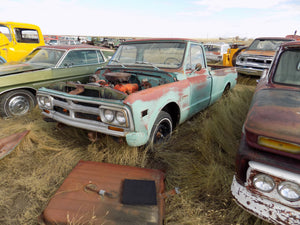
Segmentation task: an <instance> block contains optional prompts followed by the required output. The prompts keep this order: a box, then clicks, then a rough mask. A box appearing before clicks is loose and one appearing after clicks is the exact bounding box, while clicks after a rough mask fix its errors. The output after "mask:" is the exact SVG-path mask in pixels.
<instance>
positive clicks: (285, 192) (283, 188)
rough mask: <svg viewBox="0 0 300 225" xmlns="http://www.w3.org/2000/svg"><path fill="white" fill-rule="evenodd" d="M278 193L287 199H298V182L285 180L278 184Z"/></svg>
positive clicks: (299, 191) (299, 198)
mask: <svg viewBox="0 0 300 225" xmlns="http://www.w3.org/2000/svg"><path fill="white" fill-rule="evenodd" d="M278 193H279V194H280V195H281V196H282V197H283V198H284V199H286V200H288V201H292V202H293V201H298V200H300V186H299V185H298V184H295V183H292V182H289V181H285V182H282V183H280V184H279V185H278Z"/></svg>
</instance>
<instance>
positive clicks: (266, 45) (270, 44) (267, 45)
mask: <svg viewBox="0 0 300 225" xmlns="http://www.w3.org/2000/svg"><path fill="white" fill-rule="evenodd" d="M287 41H288V40H269V39H266V40H264V39H262V40H259V39H257V40H254V41H253V42H252V43H251V45H250V46H249V48H248V50H263V51H276V50H277V48H278V47H279V46H280V45H281V44H282V43H284V42H287Z"/></svg>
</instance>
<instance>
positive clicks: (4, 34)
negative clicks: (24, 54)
mask: <svg viewBox="0 0 300 225" xmlns="http://www.w3.org/2000/svg"><path fill="white" fill-rule="evenodd" d="M11 41H12V37H11V34H10V31H9V28H8V27H7V26H5V25H2V24H0V56H1V57H3V58H4V59H5V60H6V61H9V55H8V50H9V47H10V43H11Z"/></svg>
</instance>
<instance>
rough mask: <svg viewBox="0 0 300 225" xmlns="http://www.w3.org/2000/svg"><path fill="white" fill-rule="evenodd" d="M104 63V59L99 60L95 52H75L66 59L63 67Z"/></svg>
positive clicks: (70, 53) (71, 52)
mask: <svg viewBox="0 0 300 225" xmlns="http://www.w3.org/2000/svg"><path fill="white" fill-rule="evenodd" d="M99 61H100V62H104V59H103V57H102V56H101V58H99V60H98V54H97V52H96V51H95V50H80V51H79V50H74V51H70V52H69V54H68V55H67V56H66V57H65V59H64V61H63V63H62V65H61V67H68V66H81V65H91V64H98V63H99Z"/></svg>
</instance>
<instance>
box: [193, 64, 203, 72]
mask: <svg viewBox="0 0 300 225" xmlns="http://www.w3.org/2000/svg"><path fill="white" fill-rule="evenodd" d="M201 69H202V65H201V63H197V64H196V66H195V70H194V71H200V70H201Z"/></svg>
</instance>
